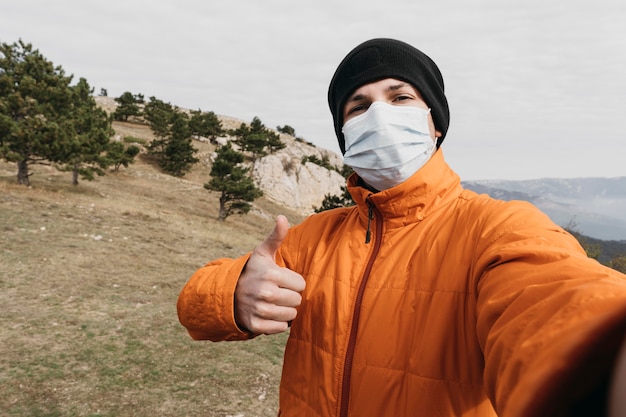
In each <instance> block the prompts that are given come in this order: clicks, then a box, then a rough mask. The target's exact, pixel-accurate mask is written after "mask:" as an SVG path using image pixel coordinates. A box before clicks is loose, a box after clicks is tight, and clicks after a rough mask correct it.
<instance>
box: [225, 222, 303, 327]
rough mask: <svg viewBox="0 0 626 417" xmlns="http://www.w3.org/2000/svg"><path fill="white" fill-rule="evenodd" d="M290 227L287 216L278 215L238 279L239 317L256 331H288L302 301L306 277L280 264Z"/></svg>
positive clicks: (238, 319) (237, 307) (236, 317)
mask: <svg viewBox="0 0 626 417" xmlns="http://www.w3.org/2000/svg"><path fill="white" fill-rule="evenodd" d="M288 230H289V223H288V221H287V218H286V217H285V216H282V215H281V216H278V217H277V218H276V225H275V226H274V230H272V232H271V233H270V234H269V235H268V236H267V237H266V238H265V240H264V241H263V242H261V244H259V245H258V246H257V247H256V248H254V250H253V251H252V254H251V255H250V259H249V260H248V263H247V264H246V266H245V268H244V269H243V271H242V273H241V276H240V277H239V281H238V282H237V288H236V289H235V320H236V321H237V324H238V325H239V326H240V327H243V328H245V329H247V330H248V331H250V332H252V333H254V334H261V333H263V334H273V333H280V332H283V331H285V330H287V328H288V323H289V322H290V321H291V320H293V319H294V318H295V317H296V307H298V306H299V305H300V303H301V302H302V296H301V295H300V293H301V292H302V291H304V287H305V281H304V278H302V276H301V275H300V274H298V273H297V272H294V271H292V270H290V269H287V268H281V267H279V266H278V265H276V252H277V251H278V248H279V247H280V244H281V243H282V241H283V240H284V239H285V237H286V236H287V231H288Z"/></svg>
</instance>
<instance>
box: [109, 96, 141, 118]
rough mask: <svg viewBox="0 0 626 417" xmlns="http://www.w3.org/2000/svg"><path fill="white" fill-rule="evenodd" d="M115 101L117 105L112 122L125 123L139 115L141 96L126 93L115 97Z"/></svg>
mask: <svg viewBox="0 0 626 417" xmlns="http://www.w3.org/2000/svg"><path fill="white" fill-rule="evenodd" d="M115 101H116V102H117V103H118V106H117V108H116V109H115V111H114V112H113V119H114V120H121V121H124V122H125V121H127V120H128V118H129V117H131V116H140V115H141V108H140V107H139V105H140V104H143V96H142V95H133V93H131V92H130V91H126V92H124V93H123V94H122V95H121V96H119V97H116V98H115Z"/></svg>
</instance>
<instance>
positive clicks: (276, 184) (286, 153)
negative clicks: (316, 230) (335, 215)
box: [253, 134, 346, 215]
mask: <svg viewBox="0 0 626 417" xmlns="http://www.w3.org/2000/svg"><path fill="white" fill-rule="evenodd" d="M281 141H282V142H284V143H285V144H286V145H287V146H286V147H285V148H284V149H282V150H280V151H278V152H276V153H274V154H271V155H267V156H265V157H263V158H261V159H259V160H257V161H256V162H255V164H254V168H253V178H254V181H255V183H256V184H257V186H258V187H259V188H260V189H261V190H262V191H263V194H264V196H265V197H266V198H268V199H270V200H272V201H275V202H276V203H279V204H282V205H284V206H286V207H288V208H290V209H292V210H294V211H296V212H298V213H301V214H304V215H307V214H311V213H313V211H314V208H315V207H319V206H321V204H322V201H323V200H324V197H325V195H327V194H331V195H341V194H342V191H341V187H342V186H344V185H345V183H346V180H345V179H344V178H343V176H341V174H339V172H337V170H333V169H330V170H329V169H326V168H325V167H322V166H320V165H318V164H315V163H313V162H306V163H304V164H303V163H302V160H303V158H305V157H310V156H315V157H317V159H318V160H324V159H325V158H327V160H328V162H329V164H330V166H332V167H337V169H338V170H341V167H342V166H343V161H342V160H341V157H340V156H339V155H337V154H335V153H333V152H331V151H329V150H326V149H320V148H317V147H315V146H312V145H309V144H307V143H304V142H302V141H299V140H296V139H295V138H293V137H291V136H289V135H284V134H281Z"/></svg>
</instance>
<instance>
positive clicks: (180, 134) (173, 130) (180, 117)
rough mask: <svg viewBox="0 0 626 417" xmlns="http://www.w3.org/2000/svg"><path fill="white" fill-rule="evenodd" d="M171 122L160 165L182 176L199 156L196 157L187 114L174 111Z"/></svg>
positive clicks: (165, 169) (167, 170)
mask: <svg viewBox="0 0 626 417" xmlns="http://www.w3.org/2000/svg"><path fill="white" fill-rule="evenodd" d="M171 123H172V124H171V126H170V132H169V136H168V139H167V142H166V144H165V148H164V153H163V158H162V159H161V160H160V161H159V165H160V166H161V168H162V169H163V170H164V171H165V172H168V173H170V174H172V175H174V176H176V177H182V176H183V175H185V174H186V173H187V172H189V170H190V169H191V167H192V166H193V164H195V163H196V162H198V158H196V157H194V154H195V152H196V149H195V148H194V147H193V145H192V143H191V134H190V132H189V124H188V123H189V122H188V117H187V115H186V114H184V113H180V112H174V113H173V114H172V119H171Z"/></svg>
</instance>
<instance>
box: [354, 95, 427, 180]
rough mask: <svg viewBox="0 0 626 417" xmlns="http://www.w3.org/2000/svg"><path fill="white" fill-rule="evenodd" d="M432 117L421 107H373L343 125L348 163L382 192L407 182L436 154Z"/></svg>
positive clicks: (376, 104) (374, 105)
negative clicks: (429, 125)
mask: <svg viewBox="0 0 626 417" xmlns="http://www.w3.org/2000/svg"><path fill="white" fill-rule="evenodd" d="M429 113H430V109H423V108H421V107H414V106H394V105H391V104H387V103H383V102H378V101H376V102H374V103H372V104H371V105H370V107H369V108H368V109H367V111H366V112H365V113H363V114H360V115H358V116H356V117H354V118H352V119H350V120H348V121H347V122H346V123H345V124H344V125H343V130H342V131H343V135H344V138H345V141H346V152H345V154H344V163H345V164H346V165H348V166H350V167H351V168H352V169H353V170H354V172H356V173H357V174H358V175H359V176H360V177H361V178H362V179H363V181H365V182H366V183H367V184H368V185H370V186H371V187H374V188H375V189H376V190H378V191H382V190H386V189H388V188H391V187H395V186H396V185H398V184H400V183H402V182H404V181H405V180H407V179H408V178H409V177H410V176H411V175H413V174H414V173H415V172H417V170H419V169H420V168H421V167H422V166H424V164H425V163H426V162H428V160H429V159H430V157H431V156H432V154H433V153H434V151H435V143H434V141H433V140H432V138H431V137H430V129H429V127H428V114H429Z"/></svg>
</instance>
